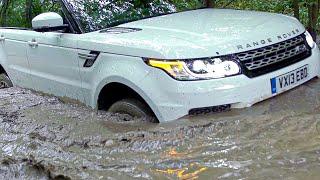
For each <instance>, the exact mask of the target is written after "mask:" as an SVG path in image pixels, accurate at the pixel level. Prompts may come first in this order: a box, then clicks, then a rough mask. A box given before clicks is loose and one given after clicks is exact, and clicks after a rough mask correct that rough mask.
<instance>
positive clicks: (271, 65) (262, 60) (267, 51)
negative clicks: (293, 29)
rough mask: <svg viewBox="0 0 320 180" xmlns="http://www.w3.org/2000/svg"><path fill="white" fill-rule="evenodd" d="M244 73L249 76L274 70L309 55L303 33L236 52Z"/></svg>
mask: <svg viewBox="0 0 320 180" xmlns="http://www.w3.org/2000/svg"><path fill="white" fill-rule="evenodd" d="M236 56H237V58H238V59H239V60H240V63H241V65H242V68H243V69H244V74H245V75H247V76H248V77H250V78H253V77H257V76H260V75H263V74H267V73H269V72H272V71H276V70H278V69H281V68H283V67H286V66H289V65H292V64H294V63H296V62H299V61H301V60H303V59H306V58H307V57H309V56H311V48H310V47H309V45H308V44H307V42H306V39H305V35H304V34H302V35H300V36H297V37H294V38H292V39H289V40H286V41H283V42H280V43H277V44H273V45H270V46H266V47H263V48H260V49H255V50H251V51H246V52H241V53H238V54H236Z"/></svg>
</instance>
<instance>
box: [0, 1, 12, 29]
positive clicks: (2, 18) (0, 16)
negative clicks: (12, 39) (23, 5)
mask: <svg viewBox="0 0 320 180" xmlns="http://www.w3.org/2000/svg"><path fill="white" fill-rule="evenodd" d="M9 3H10V1H9V0H2V8H1V10H0V24H1V26H6V25H7V12H8V8H9Z"/></svg>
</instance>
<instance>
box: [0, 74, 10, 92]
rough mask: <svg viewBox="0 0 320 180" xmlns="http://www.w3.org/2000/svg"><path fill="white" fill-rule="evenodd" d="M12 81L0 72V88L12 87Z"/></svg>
mask: <svg viewBox="0 0 320 180" xmlns="http://www.w3.org/2000/svg"><path fill="white" fill-rule="evenodd" d="M12 86H13V85H12V82H11V80H10V79H9V77H8V76H7V75H6V74H0V89H4V88H9V87H12Z"/></svg>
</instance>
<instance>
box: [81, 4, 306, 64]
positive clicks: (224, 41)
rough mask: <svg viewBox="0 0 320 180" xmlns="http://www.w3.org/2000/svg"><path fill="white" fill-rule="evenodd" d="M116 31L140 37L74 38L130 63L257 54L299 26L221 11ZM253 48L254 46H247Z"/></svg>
mask: <svg viewBox="0 0 320 180" xmlns="http://www.w3.org/2000/svg"><path fill="white" fill-rule="evenodd" d="M284 24H285V25H284ZM119 27H128V28H140V29H141V31H136V32H131V33H119V34H114V33H100V32H99V31H97V32H92V33H87V34H83V35H81V37H80V38H79V47H80V48H81V49H89V48H90V47H92V46H93V47H94V49H96V50H98V51H102V52H107V53H114V54H124V55H130V56H136V57H150V58H158V59H188V58H200V57H213V56H219V55H226V54H230V53H238V52H242V51H247V50H252V49H257V48H260V47H263V46H267V45H271V44H275V43H278V42H281V41H284V40H287V39H290V38H292V37H295V36H297V35H298V34H302V33H303V32H304V31H305V28H304V27H303V25H302V24H301V23H300V22H299V21H297V20H296V19H294V18H292V17H288V16H284V15H278V14H273V13H263V12H254V11H239V10H222V9H200V10H193V11H187V12H182V13H175V14H170V15H165V16H159V17H155V18H149V19H144V20H139V21H135V22H131V23H127V24H122V25H120V26H119ZM279 36H280V37H281V38H279ZM269 40H271V42H270V41H269ZM261 41H263V42H262V43H261ZM87 42H90V43H87ZM254 42H257V43H258V44H259V45H253V43H254ZM248 44H249V45H250V46H251V47H249V46H248ZM240 45H241V46H242V47H243V48H240V49H238V46H240Z"/></svg>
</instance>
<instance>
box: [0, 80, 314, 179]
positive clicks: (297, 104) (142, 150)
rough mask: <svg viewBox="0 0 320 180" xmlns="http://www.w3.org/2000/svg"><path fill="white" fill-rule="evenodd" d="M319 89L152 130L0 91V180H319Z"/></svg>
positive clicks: (26, 94)
mask: <svg viewBox="0 0 320 180" xmlns="http://www.w3.org/2000/svg"><path fill="white" fill-rule="evenodd" d="M319 95H320V80H318V79H315V80H312V81H311V82H308V83H307V84H306V85H304V86H301V87H299V88H296V89H294V90H292V91H290V92H288V93H285V94H283V95H280V96H278V97H276V98H273V99H270V100H268V101H265V102H262V103H260V104H257V105H255V106H254V107H252V108H248V109H243V110H232V111H231V112H226V113H221V114H215V115H208V116H199V117H193V118H186V119H182V120H179V121H176V122H171V123H165V124H149V123H144V122H139V120H133V121H127V120H131V119H130V118H129V117H126V116H123V115H112V114H108V113H104V112H95V111H92V110H90V109H87V108H85V107H82V106H78V105H73V104H64V103H61V102H60V101H59V100H58V99H56V98H52V97H43V96H40V95H37V94H34V93H32V92H30V91H28V90H23V89H18V88H12V89H7V90H0V107H1V109H0V163H1V164H0V179H13V178H16V179H54V178H56V179H110V178H111V179H112V178H116V179H125V178H137V179H157V178H165V179H172V178H173V179H175V178H180V179H190V178H196V177H199V178H210V179H212V178H220V179H234V178H236V179H240V178H271V179H272V178H277V179H279V178H283V177H287V178H292V179H301V178H309V179H315V178H317V177H319V176H320V134H319V133H320V96H319Z"/></svg>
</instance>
